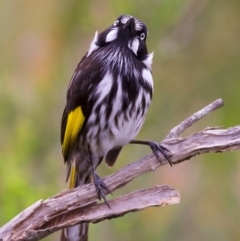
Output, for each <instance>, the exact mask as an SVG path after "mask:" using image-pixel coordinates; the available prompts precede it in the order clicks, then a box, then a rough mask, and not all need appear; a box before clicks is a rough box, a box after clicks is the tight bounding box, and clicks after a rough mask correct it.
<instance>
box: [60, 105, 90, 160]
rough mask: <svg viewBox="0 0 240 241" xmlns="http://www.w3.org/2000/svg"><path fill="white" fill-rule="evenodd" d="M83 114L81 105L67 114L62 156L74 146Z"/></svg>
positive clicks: (68, 152) (67, 153)
mask: <svg viewBox="0 0 240 241" xmlns="http://www.w3.org/2000/svg"><path fill="white" fill-rule="evenodd" d="M84 119H85V117H84V115H83V112H82V109H81V107H77V108H76V109H74V110H73V111H71V112H70V113H69V114H68V117H67V123H66V128H65V132H64V139H63V143H62V151H63V155H64V157H66V156H67V155H69V154H70V153H71V151H72V150H73V148H74V147H75V144H76V141H77V137H78V134H79V131H80V130H81V128H82V125H83V122H84Z"/></svg>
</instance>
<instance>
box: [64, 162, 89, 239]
mask: <svg viewBox="0 0 240 241" xmlns="http://www.w3.org/2000/svg"><path fill="white" fill-rule="evenodd" d="M84 174H85V175H80V173H79V170H77V169H76V166H75V165H74V164H73V165H72V166H71V170H70V183H69V187H70V188H75V187H77V186H80V185H83V184H86V183H89V182H90V180H91V177H90V175H91V172H85V173H84ZM87 240H88V223H81V224H77V225H75V226H72V227H68V228H64V229H63V230H62V234H61V241H87Z"/></svg>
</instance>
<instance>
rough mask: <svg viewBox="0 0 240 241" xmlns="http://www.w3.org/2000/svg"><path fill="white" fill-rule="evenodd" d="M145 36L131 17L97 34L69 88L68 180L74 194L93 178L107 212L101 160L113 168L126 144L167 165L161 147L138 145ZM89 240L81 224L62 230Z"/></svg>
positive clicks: (146, 88)
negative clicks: (99, 168) (145, 149)
mask: <svg viewBox="0 0 240 241" xmlns="http://www.w3.org/2000/svg"><path fill="white" fill-rule="evenodd" d="M147 33H148V31H147V27H146V25H145V24H144V23H143V22H141V21H140V20H138V19H137V18H135V17H133V16H129V15H122V16H120V17H119V18H117V19H116V21H115V22H114V23H113V24H112V25H111V26H110V27H109V28H107V29H106V30H105V31H103V32H101V33H100V34H98V33H97V32H96V34H95V36H94V39H93V40H92V42H91V44H90V48H89V50H88V52H87V53H86V55H85V56H84V57H83V58H82V60H81V61H80V63H79V64H78V66H77V68H76V70H75V72H74V74H73V76H72V79H71V81H70V83H69V86H68V91H67V102H66V106H65V109H64V112H63V116H62V123H61V144H62V153H63V157H64V161H65V163H67V180H68V179H70V188H74V187H77V186H79V185H82V184H85V183H89V182H90V181H91V177H92V179H93V181H94V184H95V187H96V192H97V195H98V198H99V199H101V198H103V199H104V201H105V203H106V204H107V205H108V206H109V204H108V201H107V199H106V197H105V193H110V192H111V190H109V188H108V187H107V186H106V185H105V184H104V182H103V181H102V180H101V178H100V177H99V176H98V175H97V174H96V168H97V166H98V165H99V164H100V163H101V162H102V160H103V159H105V162H106V163H107V165H109V166H112V165H113V164H114V163H115V161H116V159H117V157H118V155H119V153H120V151H121V149H122V147H123V146H124V145H126V144H128V143H136V144H144V145H149V146H150V148H151V149H152V150H153V152H154V153H155V155H156V157H157V158H158V159H159V154H158V152H159V151H160V152H161V153H162V154H163V155H164V156H165V158H167V159H168V155H167V151H168V150H167V149H165V148H164V147H163V146H161V145H159V144H157V143H155V142H151V141H140V140H134V138H135V137H136V135H137V134H138V132H139V130H140V128H141V126H142V124H143V122H144V119H145V116H146V114H147V110H148V107H149V105H150V103H151V99H152V95H153V79H152V72H151V64H152V58H153V53H151V54H148V51H147V46H146V38H147ZM168 161H169V159H168ZM169 163H170V164H171V162H170V161H169ZM87 234H88V224H79V225H75V226H73V227H69V228H66V229H64V230H63V232H62V237H61V238H62V240H68V241H86V240H87Z"/></svg>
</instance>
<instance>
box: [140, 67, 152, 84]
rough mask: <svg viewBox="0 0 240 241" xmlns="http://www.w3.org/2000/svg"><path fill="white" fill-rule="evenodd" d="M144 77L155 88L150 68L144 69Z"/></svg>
mask: <svg viewBox="0 0 240 241" xmlns="http://www.w3.org/2000/svg"><path fill="white" fill-rule="evenodd" d="M142 77H143V79H144V80H145V81H146V82H147V83H148V84H149V85H150V86H151V87H152V88H153V78H152V74H151V71H150V70H149V69H143V71H142Z"/></svg>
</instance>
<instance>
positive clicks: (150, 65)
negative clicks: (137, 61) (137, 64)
mask: <svg viewBox="0 0 240 241" xmlns="http://www.w3.org/2000/svg"><path fill="white" fill-rule="evenodd" d="M152 61H153V52H152V53H151V54H149V55H148V56H147V58H146V59H145V60H143V61H142V62H143V63H144V64H145V65H146V66H147V67H148V68H149V69H150V70H151V69H152Z"/></svg>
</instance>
